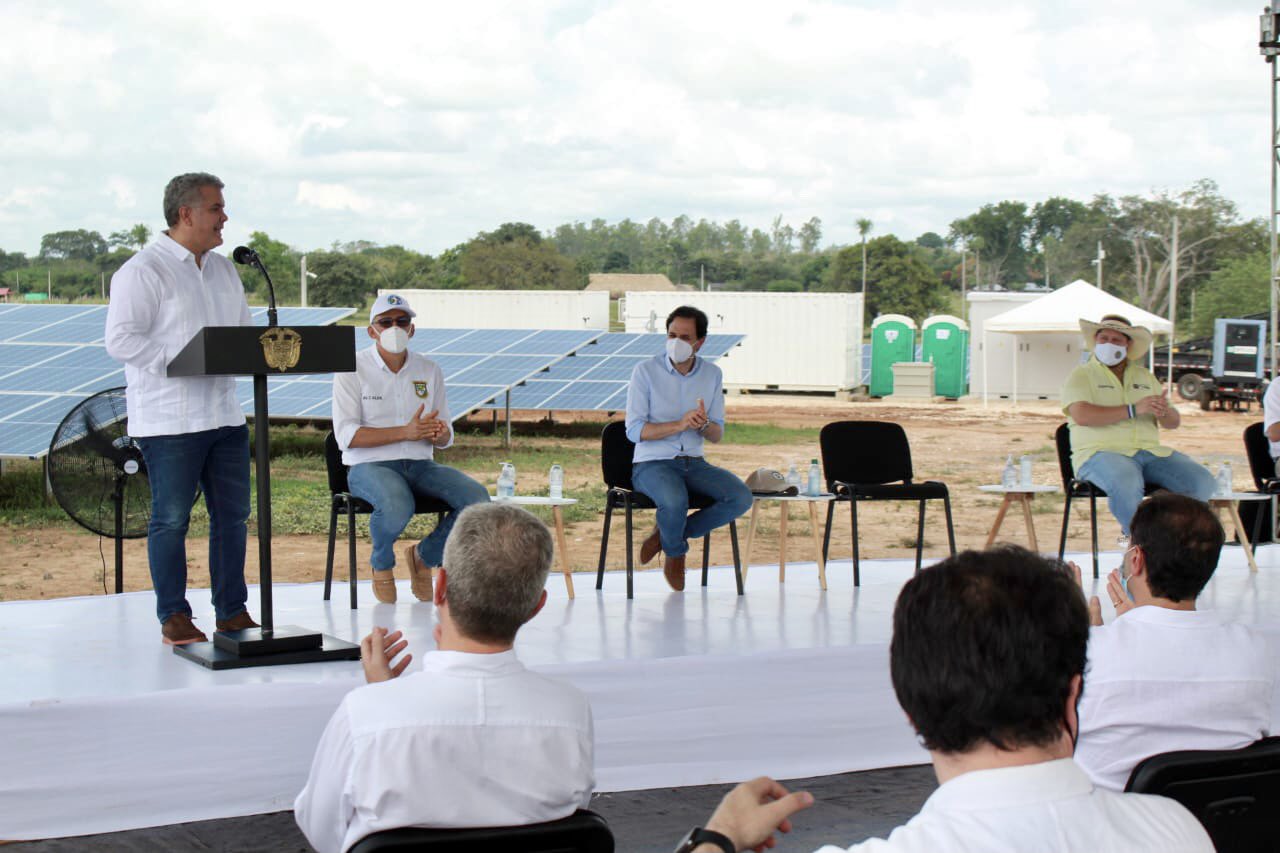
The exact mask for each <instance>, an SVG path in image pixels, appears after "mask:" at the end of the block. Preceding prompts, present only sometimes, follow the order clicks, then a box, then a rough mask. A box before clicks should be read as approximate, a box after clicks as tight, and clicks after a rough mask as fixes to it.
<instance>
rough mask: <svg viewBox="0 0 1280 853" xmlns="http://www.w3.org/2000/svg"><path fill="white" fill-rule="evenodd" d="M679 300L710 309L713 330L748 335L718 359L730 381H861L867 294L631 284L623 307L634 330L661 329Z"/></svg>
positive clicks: (795, 386) (841, 384)
mask: <svg viewBox="0 0 1280 853" xmlns="http://www.w3.org/2000/svg"><path fill="white" fill-rule="evenodd" d="M680 305H692V306H694V307H695V308H699V309H701V310H702V311H705V312H706V314H707V318H708V320H709V321H710V325H709V329H708V332H709V333H723V334H735V333H736V334H742V335H746V338H745V339H744V340H743V341H742V344H741V345H740V346H737V347H734V348H733V349H732V350H730V351H729V354H728V355H727V356H726V357H725V358H723V359H721V360H720V361H719V364H720V367H721V368H722V369H723V370H724V384H725V386H726V387H729V388H745V389H775V388H776V389H779V390H792V391H843V390H847V389H849V388H853V387H855V386H857V385H858V384H860V378H861V375H862V364H861V360H862V295H861V294H858V293H758V292H750V293H739V292H730V293H726V292H724V291H714V292H701V291H695V292H677V293H664V292H650V291H629V292H628V293H627V295H626V299H625V303H622V304H620V305H619V309H618V310H619V316H620V319H622V320H623V322H624V323H625V324H626V330H627V331H628V332H647V331H658V332H662V331H665V328H666V321H667V315H668V314H670V313H671V310H672V309H673V308H676V307H677V306H680ZM651 326H652V328H650V327H651Z"/></svg>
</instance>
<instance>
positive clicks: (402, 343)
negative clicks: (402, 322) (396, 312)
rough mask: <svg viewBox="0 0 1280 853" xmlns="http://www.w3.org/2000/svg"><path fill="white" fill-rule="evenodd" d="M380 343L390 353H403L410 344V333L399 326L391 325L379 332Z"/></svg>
mask: <svg viewBox="0 0 1280 853" xmlns="http://www.w3.org/2000/svg"><path fill="white" fill-rule="evenodd" d="M378 343H380V344H382V348H383V349H384V350H386V351H387V352H389V353H401V352H404V351H405V348H406V347H408V346H409V333H408V332H406V331H405V330H404V329H402V328H400V327H399V326H391V327H390V328H387V329H383V330H382V331H381V332H379V333H378Z"/></svg>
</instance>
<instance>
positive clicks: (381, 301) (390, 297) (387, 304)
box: [369, 293, 418, 323]
mask: <svg viewBox="0 0 1280 853" xmlns="http://www.w3.org/2000/svg"><path fill="white" fill-rule="evenodd" d="M388 311H403V312H404V313H406V314H408V315H409V316H410V317H416V316H418V312H417V311H414V310H413V309H412V308H410V307H409V300H407V299H405V298H404V297H403V296H401V295H400V294H398V293H379V294H378V298H377V299H375V300H373V307H372V308H370V309H369V322H370V323H372V322H373V321H374V320H376V319H378V317H379V315H381V314H385V313H387V312H388Z"/></svg>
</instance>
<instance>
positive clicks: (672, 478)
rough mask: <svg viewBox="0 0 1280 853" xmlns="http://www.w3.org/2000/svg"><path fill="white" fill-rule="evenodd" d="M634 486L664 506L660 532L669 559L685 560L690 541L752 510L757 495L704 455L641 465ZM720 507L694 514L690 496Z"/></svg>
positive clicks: (633, 476) (635, 472) (635, 470)
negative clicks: (703, 498) (752, 503)
mask: <svg viewBox="0 0 1280 853" xmlns="http://www.w3.org/2000/svg"><path fill="white" fill-rule="evenodd" d="M631 483H632V485H634V486H635V487H636V491H638V492H643V493H644V494H646V495H648V496H649V497H650V498H651V499H652V500H653V502H654V503H655V504H657V505H658V533H659V535H660V536H661V537H662V550H663V551H664V552H666V554H667V556H668V557H679V556H683V555H684V554H685V553H687V552H688V550H689V540H690V539H698V538H701V537H703V536H706V535H707V534H708V533H710V532H711V531H712V530H715V529H716V528H717V527H723V526H724V525H726V524H728V523H729V522H731V521H733V520H734V519H735V518H737V517H738V516H740V515H742V514H743V513H744V512H746V511H747V510H748V509H750V508H751V490H750V489H748V488H747V484H746V483H744V482H742V480H740V479H739V478H738V477H737V476H736V475H734V474H732V473H730V472H729V471H726V470H724V469H723V468H717V467H716V466H714V465H711V464H710V463H708V462H707V461H706V460H705V459H703V458H702V457H701V456H677V457H676V458H675V459H655V460H652V461H650V462H637V463H636V464H635V465H633V466H632V467H631ZM690 492H692V493H694V494H698V495H705V496H706V497H709V498H712V499H713V500H714V503H712V504H711V506H709V507H707V508H706V509H700V510H698V511H697V512H695V513H694V514H693V515H689V493H690Z"/></svg>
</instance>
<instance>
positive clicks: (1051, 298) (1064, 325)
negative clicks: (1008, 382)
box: [982, 279, 1173, 405]
mask: <svg viewBox="0 0 1280 853" xmlns="http://www.w3.org/2000/svg"><path fill="white" fill-rule="evenodd" d="M1107 314H1119V315H1121V316H1122V317H1124V318H1126V319H1127V320H1128V321H1129V322H1130V323H1131V324H1132V325H1134V326H1145V327H1146V328H1148V329H1150V330H1151V332H1152V334H1155V335H1169V334H1172V333H1173V324H1172V323H1170V322H1169V321H1168V320H1166V319H1165V318H1163V317H1160V316H1158V315H1156V314H1152V313H1151V312H1150V311H1144V310H1142V309H1141V308H1139V307H1138V306H1136V305H1130V304H1129V303H1128V302H1125V301H1124V300H1123V299H1120V298H1119V297H1116V296H1112V295H1111V294H1110V293H1105V292H1103V291H1101V290H1099V289H1098V288H1096V287H1094V286H1093V285H1092V284H1090V283H1089V282H1087V281H1084V280H1081V279H1077V280H1076V281H1073V282H1071V283H1070V284H1068V285H1066V286H1065V287H1060V288H1058V289H1057V290H1055V291H1053V292H1052V293H1049V294H1046V295H1045V296H1042V297H1040V298H1039V299H1037V300H1035V301H1033V302H1027V303H1025V304H1023V305H1019V306H1018V307H1016V308H1011V309H1010V310H1008V311H1005V312H1004V313H1003V314H997V315H996V316H994V317H992V318H991V319H990V320H987V322H986V323H985V324H983V327H982V373H983V391H982V402H983V403H984V404H985V403H986V402H987V381H986V376H987V350H988V346H987V333H988V332H995V333H1000V334H1009V335H1014V336H1015V339H1016V338H1017V336H1020V335H1036V334H1042V335H1043V334H1056V335H1061V334H1076V335H1079V334H1080V321H1081V320H1093V321H1097V320H1100V319H1102V317H1104V316H1105V315H1107ZM1018 351H1019V350H1018V348H1017V347H1015V348H1014V357H1013V400H1014V404H1015V405H1016V404H1017V402H1016V401H1017V399H1018ZM1148 358H1150V355H1148ZM1063 378H1064V379H1065V376H1064V377H1063Z"/></svg>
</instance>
